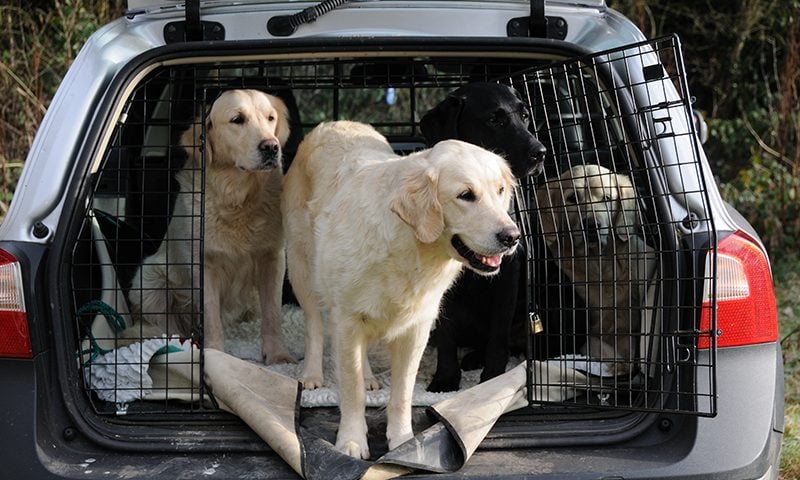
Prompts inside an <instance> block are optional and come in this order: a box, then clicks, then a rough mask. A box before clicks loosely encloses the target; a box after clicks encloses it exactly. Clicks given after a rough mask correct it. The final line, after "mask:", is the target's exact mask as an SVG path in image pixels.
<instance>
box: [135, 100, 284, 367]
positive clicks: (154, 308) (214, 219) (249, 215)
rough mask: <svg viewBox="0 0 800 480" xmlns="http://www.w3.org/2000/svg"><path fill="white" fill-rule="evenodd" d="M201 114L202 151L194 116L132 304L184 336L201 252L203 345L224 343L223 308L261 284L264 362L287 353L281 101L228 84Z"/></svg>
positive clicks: (239, 305) (192, 312)
mask: <svg viewBox="0 0 800 480" xmlns="http://www.w3.org/2000/svg"><path fill="white" fill-rule="evenodd" d="M198 121H199V120H198ZM204 121H205V143H204V144H203V145H202V149H203V152H202V153H201V139H200V135H201V131H202V129H201V128H200V126H199V125H195V126H193V127H190V128H189V129H188V130H186V131H185V132H184V133H183V134H182V135H181V140H180V143H181V146H182V147H183V148H184V149H185V150H186V152H187V154H188V159H187V161H186V165H185V166H184V167H183V168H182V169H181V170H180V171H179V172H178V173H177V175H176V179H177V180H178V183H179V184H180V192H179V193H178V195H177V200H176V204H175V210H174V213H173V215H172V220H171V221H170V223H169V227H168V228H167V234H166V236H165V237H164V240H163V242H162V243H161V246H160V247H159V249H158V251H156V253H155V254H153V255H152V256H150V257H148V258H146V259H145V260H144V262H143V264H142V266H141V267H140V269H139V270H138V272H137V273H136V276H135V277H134V280H133V284H132V289H131V295H130V300H131V304H132V307H133V311H134V312H139V313H140V314H141V316H142V317H143V318H144V319H145V320H146V321H148V322H149V323H151V324H154V325H156V326H157V327H159V328H160V329H161V331H163V332H166V333H168V334H179V335H182V336H190V335H191V334H192V332H191V328H192V325H193V323H194V319H195V316H196V315H197V314H198V313H199V312H197V311H196V310H197V306H198V305H199V299H198V298H196V297H197V294H198V292H199V291H200V281H201V275H200V265H201V262H200V258H201V255H202V265H203V272H202V273H203V275H202V290H203V319H204V325H203V346H204V347H207V348H216V349H219V350H223V349H224V346H225V338H224V333H223V327H222V315H223V314H224V313H225V312H229V311H241V310H244V309H246V308H247V305H248V304H249V303H251V302H250V299H252V298H254V296H253V295H252V293H253V290H254V288H257V289H258V293H259V300H260V305H261V312H262V324H261V336H262V339H261V340H262V355H263V356H264V359H265V361H266V362H267V363H276V362H285V361H292V358H291V355H290V354H289V353H288V351H287V349H286V347H285V345H284V343H283V341H282V338H281V328H280V327H281V303H280V302H281V287H282V283H283V276H284V270H285V265H286V260H285V253H284V235H283V227H282V225H283V224H282V220H281V211H280V190H281V182H282V178H283V175H282V171H281V156H282V150H281V149H282V146H283V145H284V144H285V143H286V140H287V138H288V136H289V119H288V115H287V109H286V106H285V104H284V103H283V102H282V101H281V100H280V99H278V98H277V97H274V96H272V95H269V94H266V93H263V92H261V91H258V90H228V91H225V92H223V93H222V94H221V95H220V96H219V97H218V98H217V99H216V100H215V101H214V102H213V104H212V105H211V108H210V111H209V112H208V115H207V116H206V117H205V119H204ZM203 161H205V165H204V175H205V189H204V188H203V186H204V185H203V172H201V170H203V165H202V164H201V162H203ZM200 212H203V215H202V216H201V215H200ZM200 232H203V234H204V235H203V238H202V243H201V241H200V238H199V237H200ZM137 289H140V291H137ZM192 292H194V295H193V294H192ZM193 305H194V307H193Z"/></svg>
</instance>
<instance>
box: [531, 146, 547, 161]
mask: <svg viewBox="0 0 800 480" xmlns="http://www.w3.org/2000/svg"><path fill="white" fill-rule="evenodd" d="M531 154H532V155H531V156H532V157H533V159H534V160H536V161H537V162H544V156H545V155H547V147H545V146H544V145H542V144H541V143H540V144H539V145H537V146H535V147H534V148H533V150H532V151H531Z"/></svg>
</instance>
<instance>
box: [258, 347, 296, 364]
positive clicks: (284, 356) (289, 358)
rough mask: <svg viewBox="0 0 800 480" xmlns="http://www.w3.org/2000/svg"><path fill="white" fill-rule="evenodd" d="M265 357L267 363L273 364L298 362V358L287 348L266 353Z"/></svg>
mask: <svg viewBox="0 0 800 480" xmlns="http://www.w3.org/2000/svg"><path fill="white" fill-rule="evenodd" d="M263 359H264V363H265V364H266V365H273V364H275V363H297V359H296V358H294V356H293V355H292V354H291V353H289V352H288V351H286V350H284V351H283V352H274V353H269V352H268V353H265V354H264V355H263Z"/></svg>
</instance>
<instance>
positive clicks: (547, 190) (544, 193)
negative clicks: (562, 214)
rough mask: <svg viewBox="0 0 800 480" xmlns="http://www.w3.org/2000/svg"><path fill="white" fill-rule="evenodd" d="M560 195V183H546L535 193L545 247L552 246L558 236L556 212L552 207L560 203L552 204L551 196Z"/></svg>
mask: <svg viewBox="0 0 800 480" xmlns="http://www.w3.org/2000/svg"><path fill="white" fill-rule="evenodd" d="M561 194H562V193H561V183H560V182H558V181H551V182H547V183H545V184H543V185H542V186H541V187H539V189H538V190H537V191H536V208H537V210H538V211H539V222H540V224H541V226H542V234H543V235H544V240H545V243H546V244H547V245H553V244H554V243H555V242H556V238H557V236H558V234H557V232H558V227H557V226H556V216H557V215H558V212H557V211H556V207H555V206H554V205H561V204H562V202H560V201H557V202H553V196H554V195H557V196H558V197H560V196H561Z"/></svg>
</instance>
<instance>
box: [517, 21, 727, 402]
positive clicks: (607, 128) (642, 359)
mask: <svg viewBox="0 0 800 480" xmlns="http://www.w3.org/2000/svg"><path fill="white" fill-rule="evenodd" d="M682 68H683V67H682V64H681V53H680V50H679V44H678V43H677V39H676V38H672V37H670V38H665V39H660V40H656V41H653V42H645V43H642V44H638V45H633V46H627V47H625V48H621V49H618V50H613V51H608V52H604V53H601V54H598V55H593V56H589V57H584V58H578V59H571V60H569V61H565V62H560V63H555V64H550V65H546V66H542V67H536V68H532V69H530V70H528V71H526V72H522V73H520V74H518V75H517V76H515V77H514V78H513V81H514V82H515V83H521V84H522V88H524V89H525V91H526V92H527V94H528V95H529V98H530V101H531V105H532V111H533V115H534V120H535V123H536V131H537V133H538V135H539V137H540V139H543V141H544V142H545V143H546V144H547V145H548V147H549V148H550V149H551V152H552V160H553V161H552V163H550V164H549V167H550V168H548V169H547V170H546V172H545V174H544V175H543V176H542V177H541V178H538V179H535V180H533V181H530V182H528V183H527V184H526V185H527V186H528V188H526V189H524V196H525V201H526V202H525V203H526V205H527V207H528V208H527V209H523V211H522V216H521V217H522V219H523V221H525V220H527V221H529V222H530V223H528V224H527V225H528V232H529V237H528V247H529V251H530V255H529V274H530V285H531V289H530V295H531V297H530V298H531V303H530V307H531V310H530V311H531V318H532V321H533V322H534V323H535V325H534V328H533V331H534V333H533V334H532V338H531V343H530V348H531V352H532V355H531V359H532V360H533V359H535V360H541V361H543V362H544V363H534V362H533V361H531V368H530V381H531V384H532V385H533V388H532V389H531V391H530V392H529V398H530V399H531V401H534V400H536V399H538V401H541V402H545V403H546V402H548V400H549V399H548V398H547V394H546V391H547V388H548V387H557V386H563V381H561V380H558V381H557V380H556V379H555V378H553V377H552V370H550V369H548V368H546V367H547V365H550V366H552V364H553V363H555V364H557V365H558V367H559V368H558V369H557V370H558V371H563V370H564V369H577V370H579V371H582V372H588V375H587V376H586V377H585V378H580V379H578V380H576V382H575V384H574V385H570V387H572V388H574V389H575V390H574V392H573V393H574V395H572V399H571V400H569V401H567V403H571V404H575V405H585V406H590V405H591V406H595V405H596V406H601V407H624V408H636V409H642V410H650V409H653V410H659V411H680V412H694V413H698V414H705V415H713V414H714V413H715V411H716V405H715V379H714V371H715V370H714V354H713V351H709V350H700V349H698V344H701V343H700V339H701V338H704V339H708V338H709V337H710V336H711V331H713V327H712V329H711V330H710V331H700V330H699V328H698V325H699V319H700V317H701V315H709V316H710V317H711V318H712V319H713V317H714V312H713V308H711V305H712V304H713V298H709V299H703V298H702V297H701V296H702V285H704V284H708V285H711V286H713V284H714V282H715V280H714V277H713V276H712V275H710V273H708V272H704V268H703V267H702V263H699V262H698V261H697V260H696V259H702V258H705V256H706V252H707V251H708V249H709V246H710V245H714V244H715V239H714V225H713V221H712V218H711V215H710V209H709V207H708V197H707V195H706V190H705V187H704V185H705V175H706V173H705V172H704V171H703V168H702V166H701V163H700V161H699V150H698V146H697V139H696V136H695V131H694V123H693V116H692V110H691V105H690V98H689V96H688V93H687V92H688V90H687V86H686V78H685V75H684V72H683V69H682ZM612 70H614V72H613V73H612ZM667 85H674V87H675V90H676V91H677V92H678V95H677V96H676V95H675V94H674V93H671V92H672V90H670V89H668V88H667ZM634 95H636V97H635V96H634ZM637 97H638V100H634V98H637ZM678 172H679V173H678ZM523 208H524V207H523ZM708 255H709V257H712V256H713V255H714V254H713V252H712V253H709V254H708ZM691 259H695V260H694V261H693V260H691ZM712 264H713V263H712ZM711 291H712V292H713V291H714V289H713V288H712V289H711ZM712 325H713V324H712ZM559 401H560V402H563V401H562V400H561V399H559Z"/></svg>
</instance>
